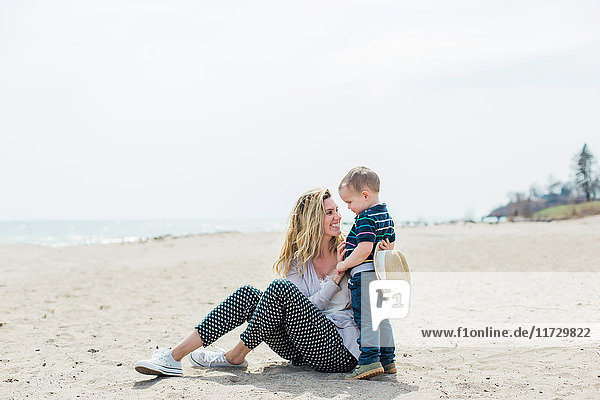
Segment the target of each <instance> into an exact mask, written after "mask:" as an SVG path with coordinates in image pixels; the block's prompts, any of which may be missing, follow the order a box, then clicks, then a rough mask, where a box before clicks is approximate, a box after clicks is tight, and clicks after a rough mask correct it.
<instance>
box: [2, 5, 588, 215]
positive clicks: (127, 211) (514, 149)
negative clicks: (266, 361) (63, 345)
mask: <svg viewBox="0 0 600 400" xmlns="http://www.w3.org/2000/svg"><path fill="white" fill-rule="evenodd" d="M598 21H600V2H598V1H596V0H594V1H575V0H565V1H552V0H540V1H523V0H521V1H506V0H503V1H481V0H479V1H451V2H449V1H437V2H433V1H399V0H393V1H373V0H370V1H349V0H342V1H322V0H321V1H252V2H250V1H219V2H214V1H213V2H208V1H198V0H196V1H173V0H164V1H148V0H142V1H107V0H103V1H96V2H90V1H81V0H73V1H64V0H59V1H56V0H55V1H35V2H34V1H26V0H19V1H12V0H0V139H1V140H0V188H1V189H0V190H1V193H0V219H79V218H83V219H88V218H90V219H95V218H117V219H118V218H127V219H130V218H206V217H219V218H239V217H282V216H286V215H287V214H288V212H289V210H290V209H291V207H292V205H293V202H294V201H295V199H296V198H297V197H298V195H299V194H300V193H301V192H303V191H304V190H305V189H308V188H310V187H313V186H327V187H330V188H331V189H333V190H335V188H336V187H337V184H338V182H339V180H340V179H341V178H342V177H343V176H344V175H345V173H346V172H347V170H348V169H350V168H351V167H354V166H356V165H361V164H363V165H367V166H369V167H371V168H373V169H374V170H375V171H376V172H378V173H379V175H380V177H381V180H382V193H381V194H382V200H384V201H386V202H387V203H388V206H389V209H390V212H391V213H392V215H393V216H394V217H395V218H396V219H401V220H402V219H415V218H419V217H420V218H425V219H440V218H456V217H458V218H460V217H463V216H465V215H466V214H472V215H473V216H480V215H483V214H486V213H487V212H489V211H490V210H491V209H492V208H494V207H496V206H498V205H500V204H501V203H504V202H505V201H506V199H507V197H506V194H507V192H509V191H513V190H526V189H528V188H529V185H530V184H531V183H533V182H535V181H537V182H538V183H540V184H544V183H546V180H547V178H548V175H549V174H553V175H554V176H556V177H557V178H559V179H567V178H569V177H570V174H571V169H570V167H571V160H572V157H573V155H574V154H575V153H577V152H578V151H579V150H580V149H581V147H582V146H583V143H584V142H587V143H588V145H589V146H590V147H591V150H592V152H593V153H594V154H595V155H596V156H599V157H600V132H599V129H598V128H599V125H600V112H599V109H600V24H599V23H598ZM336 200H337V202H338V205H340V208H344V209H345V206H343V204H341V200H340V199H339V197H338V196H337V191H336ZM345 217H346V218H351V214H350V212H349V211H347V212H345Z"/></svg>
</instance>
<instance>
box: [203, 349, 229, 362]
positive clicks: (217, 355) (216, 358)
mask: <svg viewBox="0 0 600 400" xmlns="http://www.w3.org/2000/svg"><path fill="white" fill-rule="evenodd" d="M215 347H216V348H217V349H219V351H220V353H215V354H213V355H212V356H211V357H210V358H209V359H207V360H206V361H207V362H208V366H209V367H210V365H211V364H212V363H213V362H215V361H220V362H225V363H229V361H227V358H226V357H225V349H222V348H220V347H219V346H215ZM221 357H223V358H221Z"/></svg>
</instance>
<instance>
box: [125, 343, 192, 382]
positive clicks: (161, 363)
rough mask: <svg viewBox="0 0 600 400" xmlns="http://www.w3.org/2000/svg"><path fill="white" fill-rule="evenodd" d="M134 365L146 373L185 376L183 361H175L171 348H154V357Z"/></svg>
mask: <svg viewBox="0 0 600 400" xmlns="http://www.w3.org/2000/svg"><path fill="white" fill-rule="evenodd" d="M134 367H135V370H136V371H137V372H139V373H140V374H145V375H166V376H183V370H182V369H181V362H180V361H175V359H174V358H173V355H172V354H171V350H169V349H165V348H161V349H158V350H154V353H152V359H150V360H140V361H138V362H136V363H135V365H134Z"/></svg>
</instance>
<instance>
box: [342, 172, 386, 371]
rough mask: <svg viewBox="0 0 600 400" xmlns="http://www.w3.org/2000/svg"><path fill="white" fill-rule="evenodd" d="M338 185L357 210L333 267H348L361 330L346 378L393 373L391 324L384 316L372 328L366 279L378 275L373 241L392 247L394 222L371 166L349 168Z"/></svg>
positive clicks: (371, 279)
mask: <svg viewBox="0 0 600 400" xmlns="http://www.w3.org/2000/svg"><path fill="white" fill-rule="evenodd" d="M338 189H339V192H340V197H341V198H342V200H344V202H346V203H347V204H348V208H349V209H350V210H352V211H353V212H354V213H355V214H356V219H355V222H354V225H353V226H352V229H351V230H350V233H349V234H348V237H347V238H346V248H345V258H344V260H343V261H341V262H339V263H338V264H337V267H336V270H337V272H338V274H342V273H344V272H345V271H347V270H350V275H351V278H350V279H349V280H348V288H349V289H350V293H351V297H352V311H353V312H354V321H355V322H356V325H357V326H358V329H359V330H360V337H359V338H358V345H359V348H360V357H359V359H358V365H357V366H356V368H355V369H354V371H352V372H351V373H350V374H348V375H346V379H363V378H370V377H372V376H376V375H379V374H382V373H389V374H393V373H396V364H395V362H394V351H395V348H394V338H393V333H392V328H391V325H390V323H389V320H387V319H386V320H384V321H382V322H381V324H380V325H379V328H378V330H377V331H375V332H373V329H372V323H371V315H370V314H371V312H370V311H371V308H370V301H369V283H370V282H371V281H373V280H376V279H377V277H376V275H375V267H374V252H375V245H376V244H377V243H380V242H381V241H383V243H382V246H383V247H384V248H386V249H392V248H393V244H394V241H395V240H396V235H395V233H394V222H393V221H392V218H391V217H390V215H389V214H388V211H387V208H386V205H385V203H380V202H379V177H378V176H377V174H376V173H375V172H374V171H372V170H371V169H369V168H367V167H356V168H353V169H351V170H350V172H348V174H346V176H345V177H344V179H342V182H341V183H340V186H339V188H338ZM361 311H362V312H361ZM361 314H362V315H361Z"/></svg>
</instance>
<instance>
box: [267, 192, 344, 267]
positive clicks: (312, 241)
mask: <svg viewBox="0 0 600 400" xmlns="http://www.w3.org/2000/svg"><path fill="white" fill-rule="evenodd" d="M330 197H331V193H330V192H329V190H327V189H325V188H315V189H311V190H309V191H308V192H306V193H304V194H302V195H301V196H300V198H299V199H298V201H296V205H295V206H294V208H293V209H292V212H291V213H290V218H289V223H288V227H287V230H286V233H285V242H284V243H283V246H282V247H281V252H280V253H279V258H278V259H277V261H276V262H275V264H273V271H275V273H276V274H277V275H279V276H282V277H285V276H286V275H287V273H288V271H289V270H290V264H291V262H292V260H293V259H296V260H297V262H298V271H299V272H300V273H301V274H303V273H304V271H305V269H306V263H307V262H308V260H310V259H313V258H315V257H317V256H318V255H319V251H320V246H321V240H322V239H323V221H324V219H325V207H324V205H323V201H324V200H326V199H328V198H330ZM342 241H343V238H342V236H341V235H338V236H334V237H332V238H331V240H330V242H329V251H330V252H331V253H335V252H336V247H337V246H338V244H340V243H341V242H342Z"/></svg>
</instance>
